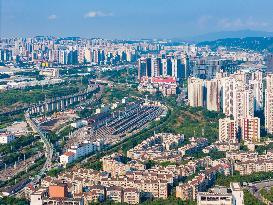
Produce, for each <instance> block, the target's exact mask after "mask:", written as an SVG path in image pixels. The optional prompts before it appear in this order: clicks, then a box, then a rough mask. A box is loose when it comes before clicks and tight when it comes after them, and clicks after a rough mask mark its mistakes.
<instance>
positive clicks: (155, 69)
mask: <svg viewBox="0 0 273 205" xmlns="http://www.w3.org/2000/svg"><path fill="white" fill-rule="evenodd" d="M151 65H152V67H151V68H152V77H158V76H161V75H162V67H161V59H160V58H152V59H151Z"/></svg>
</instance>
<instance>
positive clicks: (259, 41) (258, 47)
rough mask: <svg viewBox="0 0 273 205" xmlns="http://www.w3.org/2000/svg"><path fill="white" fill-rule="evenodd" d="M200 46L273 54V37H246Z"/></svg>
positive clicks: (206, 42)
mask: <svg viewBox="0 0 273 205" xmlns="http://www.w3.org/2000/svg"><path fill="white" fill-rule="evenodd" d="M197 45H198V46H210V47H211V48H212V49H217V48H218V47H219V46H224V47H229V48H241V49H250V50H254V51H264V50H267V51H270V52H273V37H246V38H224V39H218V40H215V41H203V42H199V43H198V44H197Z"/></svg>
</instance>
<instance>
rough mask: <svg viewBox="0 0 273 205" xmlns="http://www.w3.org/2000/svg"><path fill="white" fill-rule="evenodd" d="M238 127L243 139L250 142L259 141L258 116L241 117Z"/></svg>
mask: <svg viewBox="0 0 273 205" xmlns="http://www.w3.org/2000/svg"><path fill="white" fill-rule="evenodd" d="M240 128H241V136H242V140H243V141H245V142H251V143H257V142H260V118H258V117H247V118H242V119H241V126H240Z"/></svg>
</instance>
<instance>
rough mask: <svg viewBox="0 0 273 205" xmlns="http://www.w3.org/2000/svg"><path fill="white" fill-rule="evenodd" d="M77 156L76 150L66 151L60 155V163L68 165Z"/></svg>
mask: <svg viewBox="0 0 273 205" xmlns="http://www.w3.org/2000/svg"><path fill="white" fill-rule="evenodd" d="M75 158H76V154H75V153H74V152H65V153H64V154H63V155H61V156H60V163H61V164H63V165H66V164H68V163H71V162H73V161H74V160H75Z"/></svg>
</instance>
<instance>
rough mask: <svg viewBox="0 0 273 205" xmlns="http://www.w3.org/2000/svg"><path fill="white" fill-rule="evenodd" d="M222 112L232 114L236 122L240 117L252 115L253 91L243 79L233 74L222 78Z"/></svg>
mask: <svg viewBox="0 0 273 205" xmlns="http://www.w3.org/2000/svg"><path fill="white" fill-rule="evenodd" d="M221 82H222V89H223V91H222V92H223V113H224V114H226V115H227V116H233V117H234V119H235V121H236V122H239V120H240V119H241V118H244V117H249V116H254V96H253V91H252V90H251V89H250V88H249V86H247V85H246V84H245V83H244V82H243V81H241V80H236V79H235V78H234V77H233V76H230V77H226V78H223V79H222V81H221Z"/></svg>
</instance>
